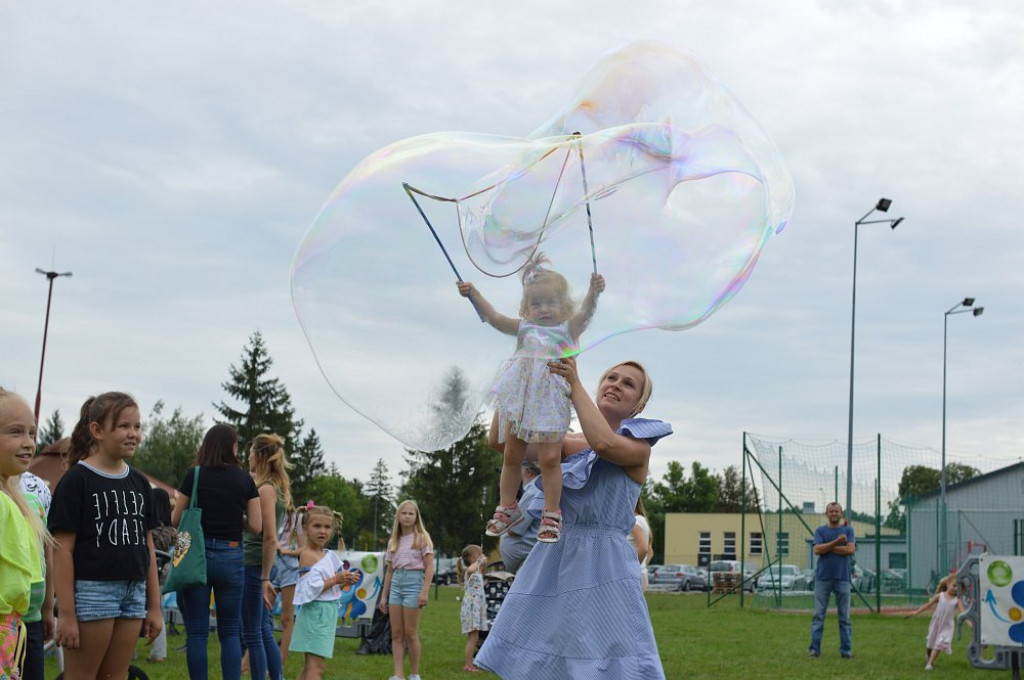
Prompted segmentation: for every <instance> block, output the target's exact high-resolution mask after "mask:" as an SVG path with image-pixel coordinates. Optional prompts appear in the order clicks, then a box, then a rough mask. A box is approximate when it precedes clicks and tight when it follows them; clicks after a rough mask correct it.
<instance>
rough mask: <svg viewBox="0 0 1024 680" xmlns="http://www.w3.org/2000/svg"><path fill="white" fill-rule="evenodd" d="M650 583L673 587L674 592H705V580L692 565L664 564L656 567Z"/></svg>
mask: <svg viewBox="0 0 1024 680" xmlns="http://www.w3.org/2000/svg"><path fill="white" fill-rule="evenodd" d="M651 583H665V584H669V585H674V586H675V590H682V591H684V592H687V591H690V590H706V589H707V587H708V582H707V579H705V578H704V576H703V575H702V574H701V573H700V571H699V570H698V569H697V568H696V567H694V566H693V565H692V564H666V565H663V566H660V567H658V568H657V569H656V570H655V571H654V574H653V575H652V576H651Z"/></svg>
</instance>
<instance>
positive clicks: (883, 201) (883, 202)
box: [844, 198, 903, 517]
mask: <svg viewBox="0 0 1024 680" xmlns="http://www.w3.org/2000/svg"><path fill="white" fill-rule="evenodd" d="M890 205H892V200H891V199H888V198H880V199H878V203H876V204H875V207H874V208H872V209H871V210H869V211H867V213H865V215H864V217H862V218H860V219H859V220H857V221H856V222H854V223H853V304H852V305H851V310H850V417H849V428H848V430H847V434H846V506H845V507H844V510H845V512H846V516H847V517H852V512H853V511H852V504H853V503H852V501H853V498H852V497H853V357H854V352H853V350H854V341H855V339H856V337H857V336H856V332H855V331H856V325H857V229H858V227H860V225H862V224H888V225H889V226H890V227H891V228H893V229H895V228H896V227H897V226H899V223H900V222H902V221H903V218H902V217H897V218H895V219H883V220H869V219H868V217H870V216H871V213H873V212H875V211H876V210H877V211H878V212H888V211H889V206H890Z"/></svg>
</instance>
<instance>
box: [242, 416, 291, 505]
mask: <svg viewBox="0 0 1024 680" xmlns="http://www.w3.org/2000/svg"><path fill="white" fill-rule="evenodd" d="M249 455H250V456H255V462H256V465H255V468H254V470H253V477H254V481H255V482H256V486H257V487H260V486H263V485H264V484H271V485H273V487H274V488H275V489H277V490H278V493H280V495H281V500H282V501H284V509H285V512H292V511H294V510H295V502H294V501H293V499H292V483H291V479H290V478H289V477H288V470H290V469H291V467H292V464H291V463H289V462H288V458H287V457H286V456H285V453H284V439H283V438H282V437H281V436H280V435H277V434H273V433H271V432H266V433H263V434H258V435H256V438H255V439H253V440H252V449H251V450H250V452H249Z"/></svg>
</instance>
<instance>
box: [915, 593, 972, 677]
mask: <svg viewBox="0 0 1024 680" xmlns="http://www.w3.org/2000/svg"><path fill="white" fill-rule="evenodd" d="M932 607H935V613H933V614H932V620H931V623H929V624H928V638H927V646H928V663H927V665H925V667H924V669H925V670H926V671H930V670H932V668H933V667H934V665H935V660H936V659H937V658H939V652H946V654H952V653H953V629H954V618H955V617H956V614H957V612H960V613H963V611H964V605H963V603H962V602H961V601H960V598H959V597H958V596H957V585H956V575H955V574H950V575H949V576H947V577H946V578H944V579H942V581H941V582H940V583H939V590H938V592H937V593H935V595H933V596H932V599H930V600H928V601H927V602H925V603H924V604H923V605H921V606H920V607H918V608H917V609H915V610H914V611H913V612H911V613H910V614H908V615H907V616H906V617H905V618H908V619H909V618H910V617H911V616H916V615H917V614H920V613H921V612H923V611H924V610H926V609H931V608H932Z"/></svg>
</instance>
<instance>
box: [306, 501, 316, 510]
mask: <svg viewBox="0 0 1024 680" xmlns="http://www.w3.org/2000/svg"><path fill="white" fill-rule="evenodd" d="M315 507H316V503H314V502H313V499H312V498H310V499H309V500H308V501H306V510H312V509H313V508H315Z"/></svg>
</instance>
